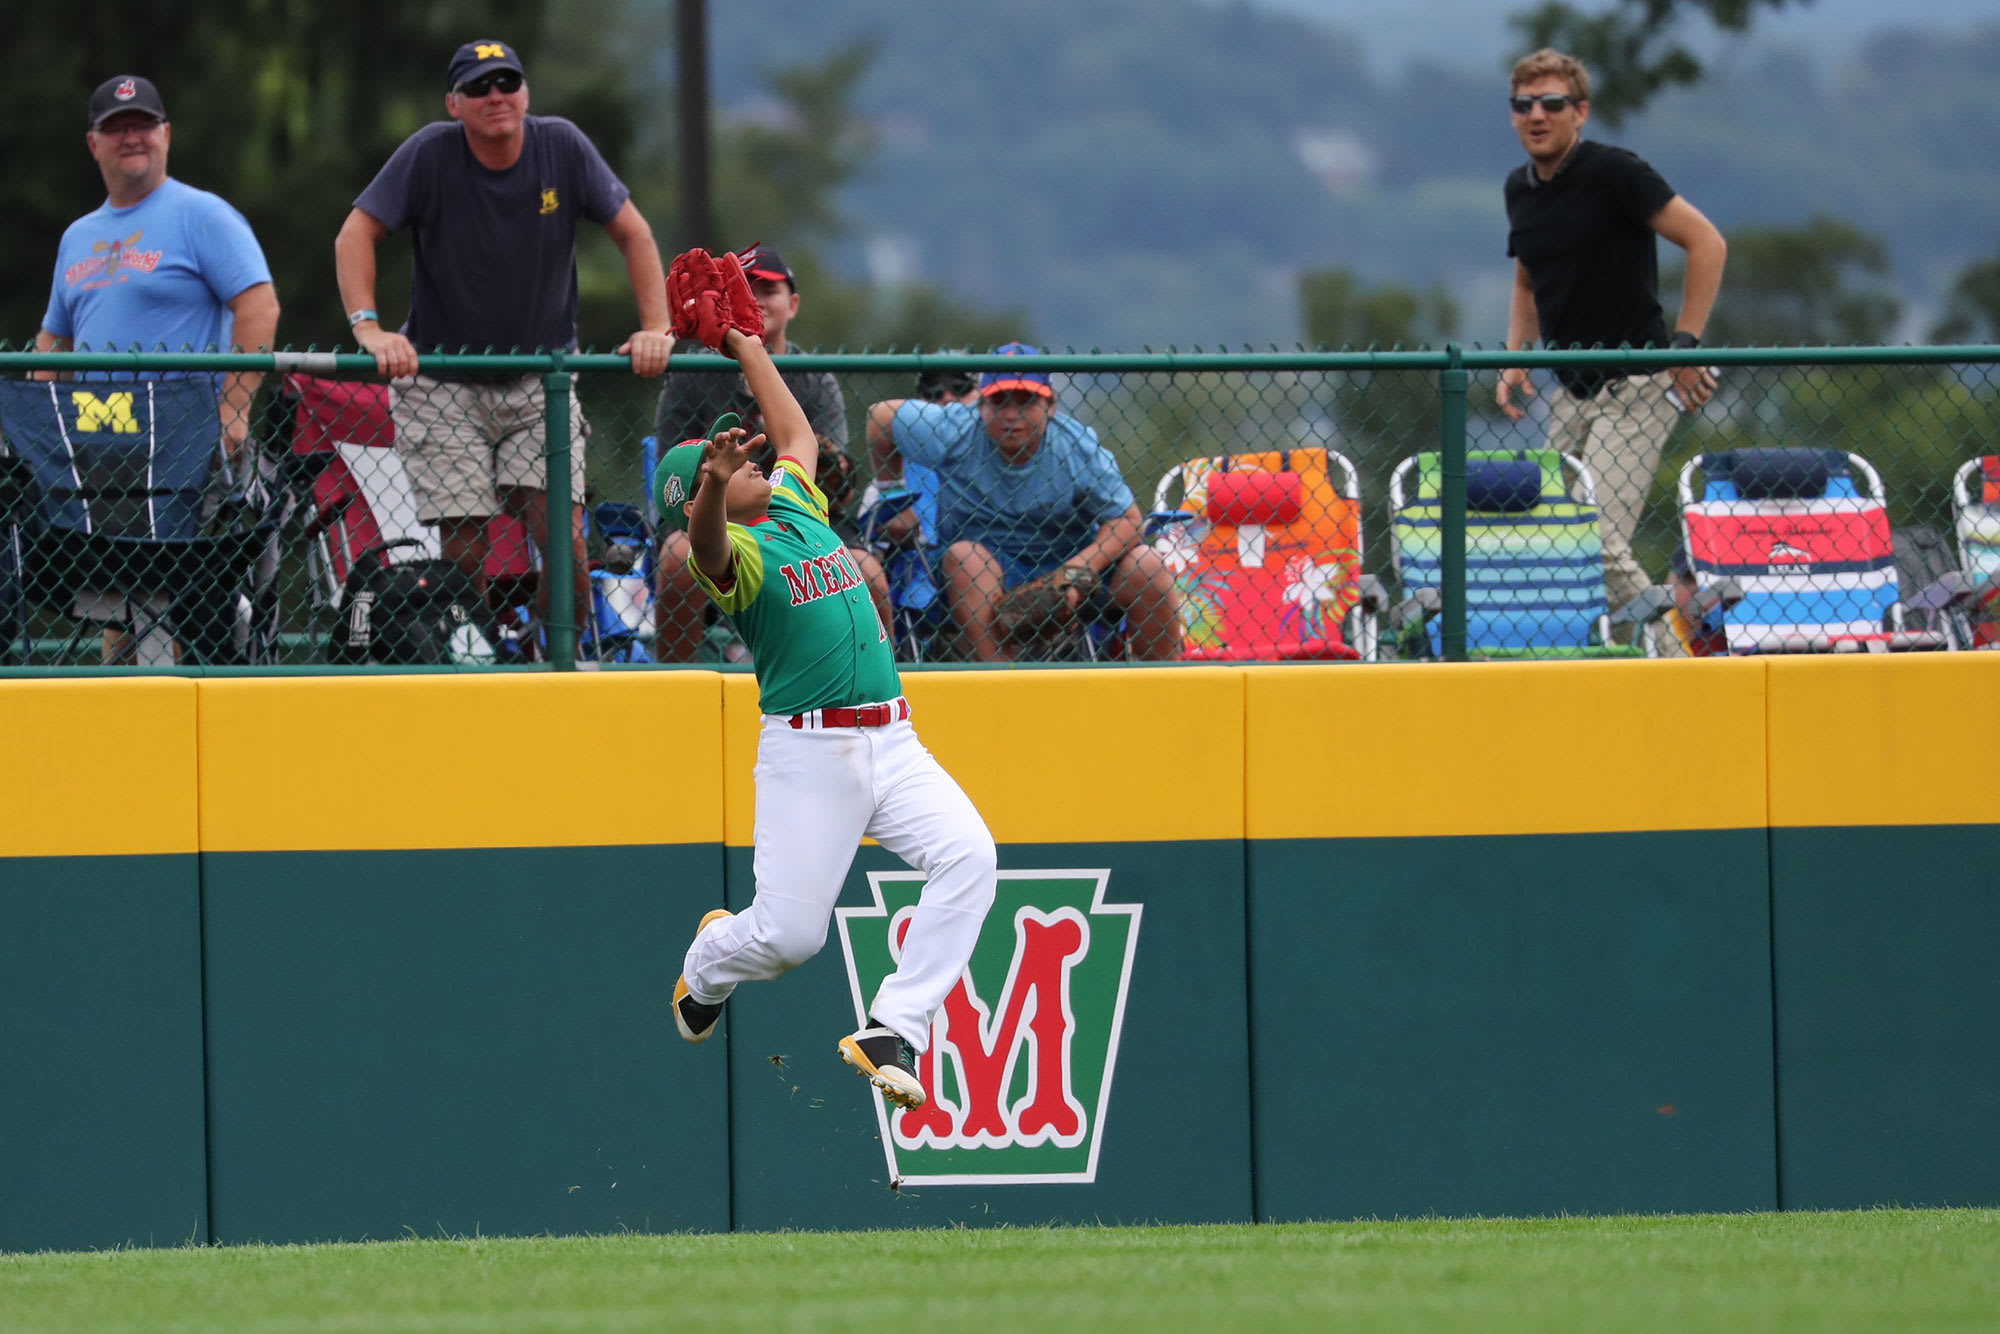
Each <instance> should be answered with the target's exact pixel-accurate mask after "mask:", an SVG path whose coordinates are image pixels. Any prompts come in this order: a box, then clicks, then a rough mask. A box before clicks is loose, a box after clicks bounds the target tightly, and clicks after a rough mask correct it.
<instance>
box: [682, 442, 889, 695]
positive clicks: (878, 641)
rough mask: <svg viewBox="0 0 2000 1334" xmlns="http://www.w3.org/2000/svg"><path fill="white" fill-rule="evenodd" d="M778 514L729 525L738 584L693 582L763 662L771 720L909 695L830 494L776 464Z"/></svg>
mask: <svg viewBox="0 0 2000 1334" xmlns="http://www.w3.org/2000/svg"><path fill="white" fill-rule="evenodd" d="M771 481H772V489H771V509H770V513H769V514H768V515H767V516H766V517H765V518H762V519H760V520H758V521H757V522H755V523H752V524H740V523H732V524H730V525H729V546H730V549H731V551H732V552H734V553H735V557H736V569H735V579H734V580H733V582H732V583H731V584H730V586H729V587H728V588H726V589H723V588H717V587H716V586H715V583H714V582H713V581H712V580H710V579H709V577H708V575H707V574H706V573H704V572H703V570H702V568H701V566H700V565H699V564H697V563H696V562H694V561H692V560H690V561H689V562H688V568H689V569H690V570H692V571H694V577H695V582H696V583H698V584H700V585H701V587H702V591H704V592H705V593H707V594H708V596H709V597H710V598H712V599H714V601H715V605H716V606H718V607H720V608H722V610H723V611H725V612H727V613H728V614H729V619H730V621H731V622H732V623H734V624H735V626H736V632H737V633H738V634H740V635H742V636H743V642H744V643H745V644H748V645H749V646H750V654H751V656H752V657H753V658H754V659H755V660H756V663H757V690H758V699H759V703H760V707H761V708H762V709H763V710H764V712H765V713H777V714H793V713H809V712H811V711H812V710H814V709H830V708H849V707H852V706H853V705H856V704H873V703H876V702H878V701H881V700H890V699H894V698H896V697H897V696H898V695H900V694H902V693H903V682H902V678H901V677H900V676H898V675H897V673H896V658H895V654H894V653H893V652H891V650H890V646H889V635H888V632H887V631H886V630H885V629H884V628H883V626H882V618H881V617H880V616H878V615H877V614H876V612H875V600H874V599H873V598H871V597H869V596H868V585H867V583H866V581H864V580H863V579H862V577H861V572H860V571H859V570H857V569H856V568H855V567H854V559H853V557H851V556H850V555H849V554H848V552H847V547H846V544H845V543H843V542H842V541H841V540H840V538H839V537H838V536H837V535H836V534H835V533H834V531H833V529H832V528H830V527H828V526H827V521H826V497H825V496H823V495H821V494H820V489H819V488H818V487H817V486H814V485H813V482H812V479H811V478H810V477H807V476H806V475H805V473H804V472H803V471H802V470H801V469H800V467H799V465H798V463H797V461H796V460H794V459H790V458H783V459H779V460H778V467H777V475H776V476H775V477H773V478H772V479H771Z"/></svg>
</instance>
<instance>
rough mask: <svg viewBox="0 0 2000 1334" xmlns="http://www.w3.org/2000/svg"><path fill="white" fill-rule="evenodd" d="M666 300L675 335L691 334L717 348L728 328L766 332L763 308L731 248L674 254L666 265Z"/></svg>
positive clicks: (756, 333) (754, 333)
mask: <svg viewBox="0 0 2000 1334" xmlns="http://www.w3.org/2000/svg"><path fill="white" fill-rule="evenodd" d="M667 306H668V308H669V309H670V310H672V311H673V316H674V336H675V337H676V338H693V339H696V340H698V341H700V342H701V343H703V344H704V345H706V346H708V347H712V348H714V349H715V350H716V351H718V352H720V351H721V350H722V340H723V338H724V336H725V335H727V334H728V332H729V331H730V330H731V329H736V330H740V331H741V332H742V333H743V335H744V336H745V337H747V338H762V337H763V336H764V311H763V309H762V307H760V306H758V304H757V298H756V297H755V296H754V295H753V294H752V293H751V291H750V280H749V279H748V278H745V277H744V276H743V263H742V261H741V260H739V259H737V258H736V256H734V255H731V254H727V253H724V254H721V255H711V254H709V253H708V252H707V251H706V250H690V251H688V252H687V253H686V254H682V255H676V256H675V257H674V263H673V267H672V268H670V269H668V270H667Z"/></svg>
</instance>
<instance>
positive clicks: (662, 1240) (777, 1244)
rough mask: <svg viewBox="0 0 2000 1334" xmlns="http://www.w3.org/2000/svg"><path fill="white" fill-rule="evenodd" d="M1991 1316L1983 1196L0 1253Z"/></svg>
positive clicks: (1239, 1322)
mask: <svg viewBox="0 0 2000 1334" xmlns="http://www.w3.org/2000/svg"><path fill="white" fill-rule="evenodd" d="M676 1325H678V1326H685V1327H687V1328H691V1329H698V1330H702V1331H712V1330H723V1329H730V1330H734V1329H757V1330H769V1329H781V1330H789V1329H812V1330H819V1329H865V1330H871V1331H877V1332H878V1334H880V1332H882V1331H896V1332H898V1334H900V1332H901V1331H938V1332H939V1334H943V1332H944V1331H952V1330H971V1329H993V1328H1003V1329H1037V1330H1040V1329H1058V1328H1065V1329H1079V1330H1093V1331H1095V1330H1105V1329H1134V1330H1144V1329H1159V1328H1174V1329H1187V1328H1200V1329H1227V1328H1237V1327H1246V1328H1258V1329H1323V1328H1330V1327H1336V1326H1337V1327H1339V1328H1342V1329H1367V1330H1401V1329H1439V1328H1457V1329H1478V1330H1514V1329H1520V1330H1551V1329H1579V1330H1582V1329H1587V1330H1593V1331H1599V1330H1622V1329H1675V1330H1686V1329H1730V1330H1738V1329H1797V1330H1829V1329H1832V1330H1838V1329H1854V1330H1924V1331H1935V1330H1951V1329H1986V1330H1991V1329H1995V1328H2000V1210H1991V1209H1978V1210H1973V1209H1956V1210H1880V1211H1872V1212H1867V1213H1839V1214H1757V1215H1729V1216H1721V1215H1717V1216H1705V1217H1683V1218H1608V1219H1606V1218H1588V1219H1586V1218H1577V1219H1543V1220H1533V1221H1518V1220H1505V1219H1496V1220H1474V1221H1451V1220H1425V1221H1416V1222H1398V1223H1338V1224H1300V1225H1287V1226H1262V1227H1181V1228H1079V1229H996V1230H991V1231H949V1232H944V1231H940V1232H875V1233H845V1234H823V1233H811V1234H804V1233H779V1234H766V1235H743V1236H666V1237H658V1236H621V1237H596V1238H539V1239H527V1240H494V1239H472V1240H465V1239H460V1240H445V1241H415V1240H412V1241H404V1242H390V1243H383V1244H374V1245H362V1246H292V1247H256V1246H243V1247H226V1248H211V1249H192V1248H191V1249H183V1250H159V1251H118V1252H101V1253H92V1254H63V1255H8V1256H0V1329H5V1330H8V1331H12V1332H13V1334H20V1332H21V1331H29V1330H92V1331H103V1330H147V1331H160V1330H203V1331H214V1332H216V1334H226V1332H228V1331H237V1330H453V1331H470V1330H480V1331H486V1330H506V1331H514V1330H638V1329H661V1328H668V1327H671V1326H676Z"/></svg>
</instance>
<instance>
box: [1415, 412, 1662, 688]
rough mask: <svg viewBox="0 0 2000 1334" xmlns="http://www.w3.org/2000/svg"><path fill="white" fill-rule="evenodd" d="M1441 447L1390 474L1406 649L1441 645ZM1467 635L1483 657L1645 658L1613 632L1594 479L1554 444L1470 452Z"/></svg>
mask: <svg viewBox="0 0 2000 1334" xmlns="http://www.w3.org/2000/svg"><path fill="white" fill-rule="evenodd" d="M1439 467H1440V465H1439V456H1438V455H1437V454H1434V453H1430V454H1418V455H1415V456H1413V457H1411V458H1407V459H1404V460H1403V461H1402V462H1401V463H1400V464H1398V465H1397V466H1396V471H1395V472H1394V473H1393V474H1392V475H1391V476H1390V478H1389V513H1390V520H1391V523H1390V532H1391V535H1392V537H1393V540H1394V553H1395V562H1396V572H1397V574H1398V576H1399V577H1400V578H1401V579H1402V582H1403V602H1402V603H1401V604H1400V605H1399V606H1398V607H1397V608H1396V610H1395V612H1394V613H1393V615H1392V617H1391V621H1392V625H1393V626H1394V633H1395V634H1396V637H1397V645H1398V650H1399V652H1400V653H1401V654H1402V655H1403V656H1406V657H1436V656H1438V655H1440V654H1441V653H1442V652H1443V644H1442V629H1443V627H1442V626H1441V625H1440V624H1439V622H1438V619H1437V618H1438V613H1439V612H1440V611H1441V610H1442V605H1443V603H1442V597H1441V588H1440V585H1441V583H1442V580H1443V573H1444V560H1443V554H1444V553H1443V509H1442V506H1441V505H1440V504H1439V483H1440V471H1439ZM1465 500H1466V515H1465V613H1466V625H1465V639H1466V649H1467V652H1468V653H1469V654H1470V655H1471V656H1473V657H1478V658H1598V657H1620V658H1624V657H1638V656H1641V655H1643V653H1644V652H1645V650H1644V649H1643V648H1636V647H1628V646H1626V645H1622V644H1614V643H1612V642H1611V635H1610V621H1609V617H1608V616H1607V614H1606V613H1607V607H1606V603H1605V596H1604V543H1603V538H1602V535H1601V534H1600V532H1599V530H1598V521H1597V481H1596V478H1594V477H1593V476H1591V473H1590V470H1589V469H1588V468H1587V467H1585V466H1584V464H1583V462H1582V461H1581V460H1579V459H1575V458H1571V457H1570V456H1569V455H1567V454H1563V453H1561V452H1559V451H1557V450H1553V449H1530V450H1513V451H1499V450H1474V451H1472V452H1471V453H1469V454H1467V455H1466V484H1465Z"/></svg>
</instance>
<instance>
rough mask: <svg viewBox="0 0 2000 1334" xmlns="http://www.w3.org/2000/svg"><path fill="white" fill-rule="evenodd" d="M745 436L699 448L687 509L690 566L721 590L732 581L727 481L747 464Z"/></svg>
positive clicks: (728, 434)
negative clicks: (698, 465)
mask: <svg viewBox="0 0 2000 1334" xmlns="http://www.w3.org/2000/svg"><path fill="white" fill-rule="evenodd" d="M766 361H767V363H768V361H769V358H766ZM781 387H782V386H781ZM746 434H747V432H745V431H744V430H743V429H742V428H741V427H738V428H737V429H736V430H734V431H724V432H723V433H722V434H720V435H718V436H716V437H715V438H714V439H713V440H710V441H708V442H707V443H706V444H704V445H703V446H702V450H701V485H700V486H699V487H697V488H695V493H694V500H693V501H692V502H690V503H689V505H688V546H689V548H690V549H691V552H692V554H693V556H694V563H695V564H696V565H698V566H700V567H701V572H702V573H703V574H705V575H707V576H708V578H709V581H710V582H711V583H713V584H714V585H715V586H716V587H717V588H720V589H725V590H726V589H727V588H728V587H729V585H730V583H731V581H732V580H734V579H735V577H736V553H735V551H734V550H733V549H732V548H731V547H730V545H729V497H728V491H729V479H730V478H731V477H734V476H735V475H736V473H737V472H738V470H740V469H741V468H742V467H743V466H744V465H745V464H747V463H748V462H749V461H750V446H749V442H748V441H746V440H745V439H744V437H745V435H746Z"/></svg>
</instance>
